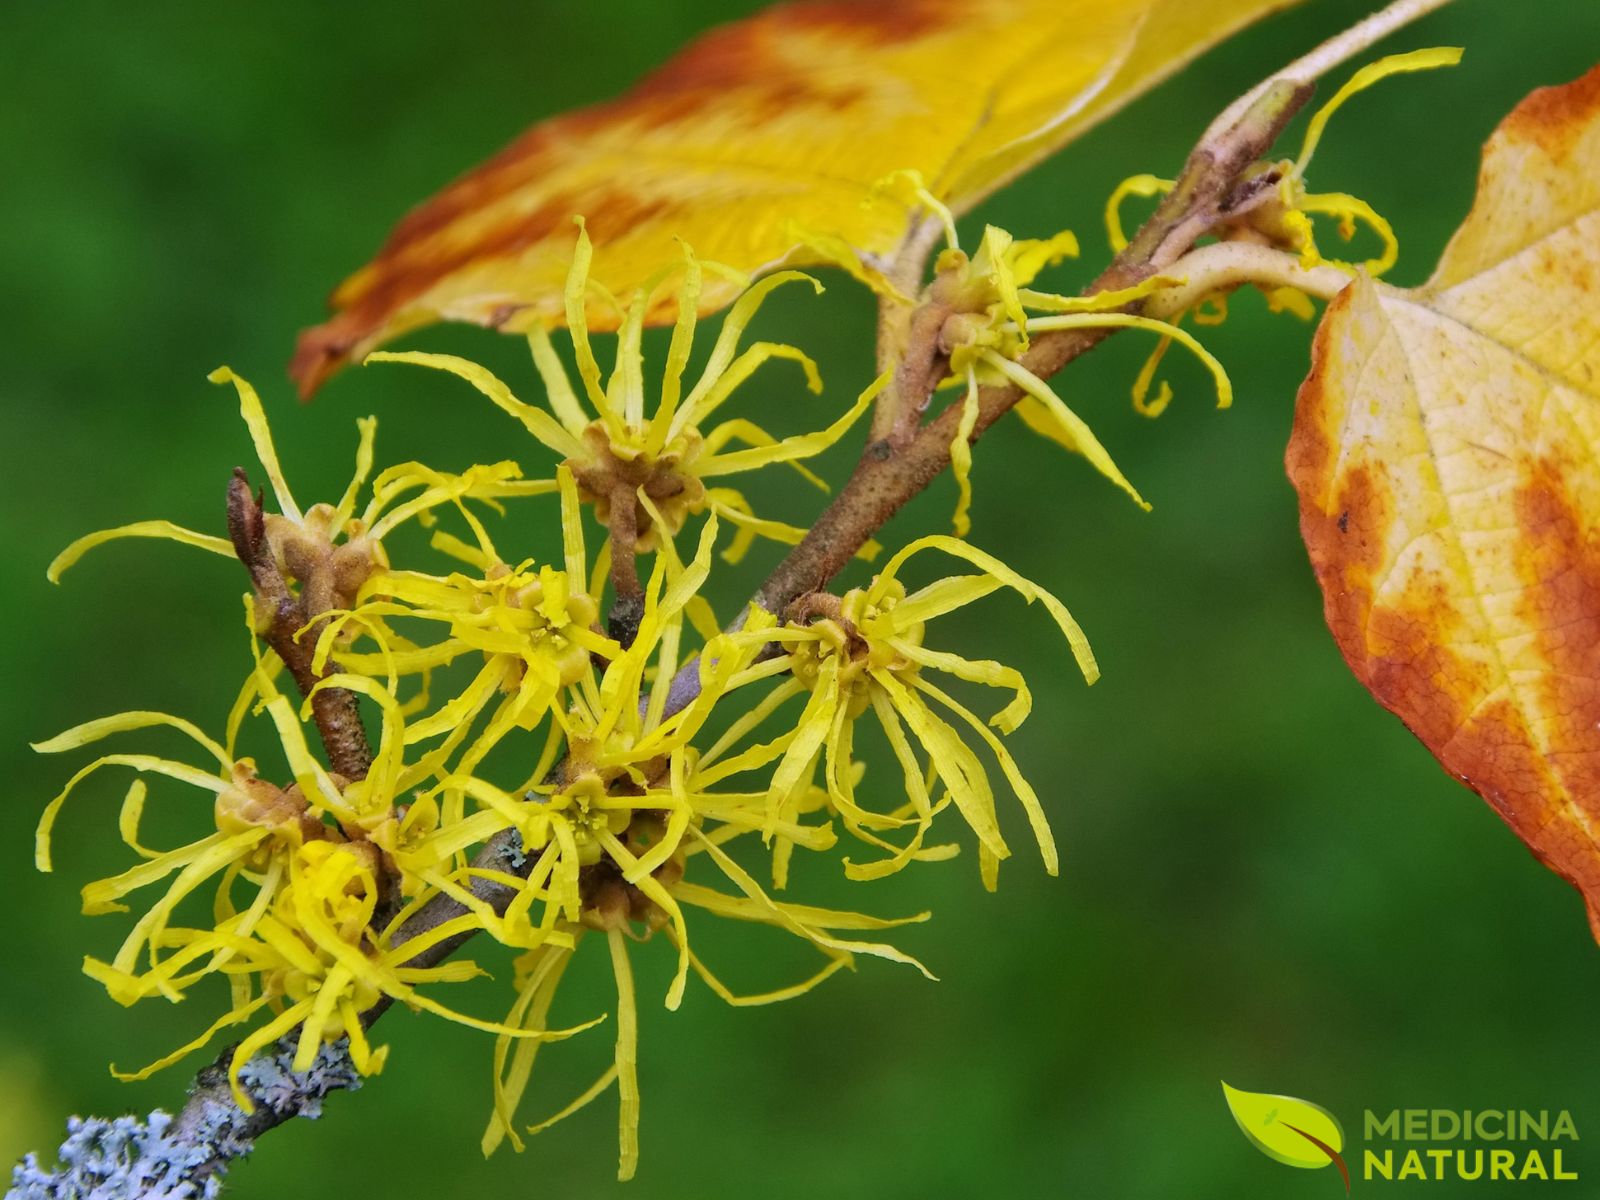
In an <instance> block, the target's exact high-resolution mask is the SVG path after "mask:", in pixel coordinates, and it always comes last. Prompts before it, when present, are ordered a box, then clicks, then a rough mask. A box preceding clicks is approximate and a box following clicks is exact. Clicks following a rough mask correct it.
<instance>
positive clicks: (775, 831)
mask: <svg viewBox="0 0 1600 1200" xmlns="http://www.w3.org/2000/svg"><path fill="white" fill-rule="evenodd" d="M929 550H937V551H940V552H942V553H945V554H948V555H951V556H953V557H955V558H957V559H960V560H962V561H963V562H965V563H967V564H969V565H970V566H972V567H974V568H976V573H975V574H970V575H957V576H953V577H949V578H944V579H939V580H936V581H935V582H933V583H931V584H929V585H928V586H927V587H924V588H921V589H919V590H918V591H916V592H912V593H910V594H907V591H906V588H905V585H904V584H903V583H902V582H901V580H900V572H901V569H902V568H903V567H904V565H905V564H906V563H907V562H908V561H910V560H911V559H912V558H914V557H916V556H917V555H919V554H922V553H923V552H925V551H929ZM1001 588H1009V589H1011V590H1013V591H1015V592H1017V593H1018V594H1019V595H1021V596H1022V597H1023V598H1024V599H1026V600H1027V601H1029V602H1030V603H1031V602H1033V601H1035V600H1037V601H1039V602H1040V603H1042V604H1043V605H1044V606H1045V608H1046V610H1047V611H1048V612H1049V613H1050V615H1051V617H1052V618H1054V620H1055V622H1056V625H1057V626H1058V627H1059V628H1060V630H1061V631H1062V633H1063V634H1064V635H1065V636H1066V638H1067V641H1068V644H1069V646H1070V647H1071V649H1072V652H1073V655H1074V657H1075V658H1076V660H1077V663H1078V666H1079V668H1080V669H1081V670H1082V672H1083V674H1084V677H1085V678H1086V679H1087V680H1088V681H1089V682H1091V683H1093V682H1094V680H1095V679H1096V678H1098V676H1099V671H1098V668H1097V667H1096V665H1095V661H1094V656H1093V654H1092V652H1091V651H1090V649H1089V645H1088V641H1087V639H1085V637H1084V636H1083V632H1082V630H1081V629H1080V628H1079V626H1078V624H1077V622H1076V621H1074V620H1073V618H1072V616H1071V614H1070V613H1068V612H1067V610H1066V608H1065V607H1064V606H1063V605H1062V604H1061V602H1060V601H1059V600H1057V599H1056V598H1055V597H1054V596H1053V595H1051V594H1050V593H1049V592H1048V591H1046V590H1045V589H1043V588H1041V587H1039V586H1038V585H1037V584H1035V583H1032V582H1031V581H1029V580H1027V579H1025V578H1023V577H1022V576H1021V575H1018V574H1017V573H1016V572H1015V571H1013V570H1011V569H1010V568H1009V567H1007V566H1006V565H1005V564H1004V563H1002V562H1000V561H999V560H998V559H995V558H994V557H992V556H991V555H989V554H986V553H984V552H983V551H982V550H979V549H977V548H976V547H974V546H971V545H970V544H968V543H967V542H964V541H961V540H959V539H956V538H952V537H947V536H943V535H935V536H930V537H925V538H921V539H919V540H917V541H915V542H912V543H911V544H910V545H908V546H906V547H905V548H904V549H902V550H901V551H900V552H899V553H897V554H895V555H894V556H893V557H892V558H891V559H890V560H889V562H888V563H887V564H886V565H885V567H884V570H883V572H882V573H881V574H879V575H878V576H876V577H875V578H874V579H873V581H872V582H871V584H869V585H868V586H867V587H865V588H858V589H854V590H852V591H849V592H847V593H845V595H844V596H842V597H838V596H831V595H824V594H813V595H811V596H808V597H802V599H801V600H800V601H798V602H797V604H796V606H795V607H794V608H792V609H791V610H790V612H789V614H788V618H789V619H788V620H787V621H786V622H785V623H784V624H783V625H782V626H780V627H777V628H771V629H762V630H753V631H750V632H748V633H741V634H735V635H732V636H733V637H734V638H735V639H739V640H744V641H748V642H751V643H760V644H763V645H765V644H769V643H770V644H772V645H775V646H776V647H778V648H780V649H781V650H782V654H781V656H780V657H778V658H776V659H773V660H771V662H772V663H773V664H774V668H773V669H776V670H786V671H787V672H788V674H789V678H788V679H786V680H784V682H782V683H781V684H779V685H778V686H777V687H776V688H774V689H773V690H772V691H771V692H770V693H769V694H768V695H767V696H766V697H765V698H764V699H763V700H762V702H761V703H760V704H759V705H758V706H756V707H755V708H754V709H752V710H751V712H750V713H749V714H747V715H746V716H745V717H742V718H740V719H739V721H737V722H736V723H735V724H734V726H733V727H732V728H731V729H730V730H729V732H728V736H726V737H724V738H723V739H722V741H721V742H719V743H718V744H717V745H716V746H713V747H712V748H711V749H710V750H708V751H707V752H706V754H704V755H703V756H701V759H700V761H699V764H698V767H697V772H696V774H697V777H698V778H699V779H700V780H701V781H702V782H704V783H708V784H709V783H715V782H718V781H720V780H721V779H724V778H727V777H730V776H734V775H738V774H742V773H744V772H746V771H753V770H758V769H763V768H766V767H768V766H769V765H770V764H772V763H774V762H776V764H777V765H776V768H775V769H774V770H773V773H772V777H771V784H770V787H769V789H768V796H769V800H768V807H767V824H766V826H765V827H764V830H763V832H764V833H765V834H766V836H767V837H768V838H769V839H771V840H773V841H774V842H775V858H774V877H775V883H776V884H777V885H778V886H780V887H781V886H783V884H784V882H785V878H786V875H787V864H788V845H787V843H788V840H789V835H788V834H787V832H786V830H787V829H788V828H790V827H791V826H792V824H793V822H794V821H795V820H796V818H797V816H798V814H799V813H800V812H801V811H804V809H805V808H806V807H808V806H809V804H810V799H809V796H808V792H809V790H810V787H811V781H812V779H813V777H814V775H815V771H816V766H817V763H818V761H819V759H820V761H821V763H822V773H823V779H824V783H825V794H826V801H827V803H828V805H829V807H830V808H831V809H832V810H833V811H834V812H836V813H837V814H838V816H839V818H840V820H841V821H842V822H843V824H844V825H845V827H846V828H847V829H848V830H849V831H850V832H851V833H852V834H854V835H855V836H856V837H858V838H860V839H861V840H863V841H865V842H866V843H868V844H869V845H871V846H874V847H876V848H879V849H881V850H884V851H886V852H887V857H882V858H878V859H875V860H874V861H871V862H866V863H855V862H851V861H849V860H848V859H847V860H846V863H845V870H846V873H847V874H848V875H849V876H850V877H851V878H854V879H873V878H878V877H881V876H883V875H887V874H890V873H893V872H895V871H898V870H900V869H901V868H902V867H904V866H905V865H906V864H907V863H908V862H910V861H911V860H913V859H937V858H947V857H949V855H950V854H952V853H954V847H953V846H930V845H927V843H926V838H927V835H928V833H929V831H930V829H931V827H932V823H933V819H934V817H935V816H936V815H937V813H938V812H939V811H940V810H941V809H943V808H944V807H945V806H947V805H949V804H954V805H955V807H956V808H957V810H958V811H959V812H960V813H961V815H962V817H963V818H964V819H965V821H966V822H967V824H968V825H969V826H970V827H971V828H972V830H973V832H974V833H975V834H976V835H977V837H978V843H979V852H980V862H981V866H982V870H983V877H984V881H985V883H986V884H987V885H988V886H989V887H991V888H992V887H993V886H994V883H995V879H996V873H997V870H998V865H999V862H1000V860H1001V859H1003V858H1005V857H1007V856H1008V855H1009V854H1010V850H1009V849H1008V847H1007V845H1006V842H1005V839H1004V838H1003V837H1002V836H1001V833H1000V828H999V822H998V817H997V813H996V805H995V793H994V787H993V785H992V784H991V782H990V779H989V773H988V770H987V769H986V768H985V767H984V765H983V763H982V761H981V759H980V758H979V756H978V755H977V753H975V752H974V751H973V749H972V748H971V747H970V746H969V745H968V744H967V738H966V737H965V736H963V734H962V733H961V731H960V729H959V728H958V726H961V727H965V728H966V729H967V730H968V731H970V733H971V734H975V735H976V736H977V738H978V740H979V741H980V742H981V743H982V744H983V745H984V746H985V747H986V748H987V749H988V751H989V752H990V754H991V755H993V757H994V759H995V761H996V762H997V763H998V764H999V766H1000V770H1001V773H1002V774H1003V775H1004V777H1005V779H1006V782H1007V784H1008V785H1009V786H1010V788H1011V789H1012V791H1013V792H1015V793H1016V796H1017V798H1018V799H1019V800H1020V801H1021V803H1022V806H1023V809H1024V811H1025V812H1026V814H1027V817H1028V821H1029V824H1030V826H1031V827H1032V830H1033V833H1034V836H1035V838H1036V840H1037V841H1038V843H1039V849H1040V853H1041V854H1042V855H1043V858H1044V861H1045V866H1046V868H1047V869H1048V870H1049V871H1050V873H1051V874H1055V873H1056V870H1057V857H1056V848H1055V842H1054V840H1053V838H1052V837H1051V834H1050V827H1049V825H1048V823H1047V822H1046V820H1045V816H1044V811H1043V809H1042V808H1041V806H1040V804H1039V799H1038V796H1037V795H1036V794H1035V792H1034V790H1033V788H1032V787H1031V786H1030V785H1029V784H1028V782H1027V780H1026V779H1024V778H1023V776H1022V773H1021V771H1020V770H1019V769H1018V767H1017V764H1016V762H1015V760H1014V759H1013V758H1012V756H1011V753H1010V751H1009V750H1007V749H1006V747H1005V745H1004V743H1003V742H1002V741H1001V740H1000V738H999V737H997V736H996V734H995V732H994V731H993V730H998V731H999V732H1000V733H1010V732H1012V731H1014V730H1015V729H1016V728H1017V727H1018V726H1019V725H1020V724H1021V723H1022V721H1023V720H1024V719H1025V718H1026V717H1027V715H1028V712H1029V710H1030V708H1031V707H1032V700H1031V697H1030V695H1029V692H1028V688H1027V684H1026V683H1025V682H1024V680H1023V678H1022V675H1021V674H1020V673H1019V672H1018V671H1016V670H1014V669H1013V668H1010V667H1006V666H1003V665H1001V664H999V663H995V662H987V661H975V660H971V659H966V658H962V657H960V656H959V655H955V654H952V653H949V652H948V651H943V650H935V649H932V648H930V647H928V646H926V645H925V644H924V635H925V632H926V626H927V623H928V622H929V621H931V620H933V619H934V618H935V617H938V616H941V615H943V614H944V613H947V612H950V611H952V610H954V609H957V608H961V607H964V606H966V605H968V604H971V603H973V602H975V601H977V600H979V599H982V598H983V597H984V596H987V595H989V594H990V593H992V592H994V591H997V590H999V589H1001ZM935 673H943V674H947V675H950V676H952V677H954V678H956V679H960V680H964V681H966V682H969V683H977V684H982V685H984V686H987V687H994V688H1001V689H1005V690H1008V691H1010V692H1011V699H1010V700H1009V702H1007V704H1006V705H1005V706H1004V707H1003V708H1002V709H1000V710H999V711H998V712H997V713H995V714H994V715H993V716H992V717H991V718H989V720H988V721H987V722H985V721H984V720H982V719H980V718H979V717H978V716H976V715H975V714H974V713H973V712H972V711H971V710H970V709H968V708H967V707H966V706H965V705H963V704H962V703H960V702H959V701H958V700H956V699H955V697H953V696H951V695H950V694H949V693H948V692H946V691H945V690H944V689H943V688H941V687H940V686H939V685H938V684H936V683H934V682H933V679H932V676H933V675H934V674H935ZM796 696H804V697H805V698H806V702H805V707H804V709H803V710H802V711H801V713H800V715H799V718H798V720H797V722H796V724H795V727H794V728H793V729H792V730H790V731H789V732H787V733H785V734H783V735H781V736H779V737H777V738H774V739H772V740H771V741H767V742H763V743H760V744H757V745H753V746H750V747H748V748H747V749H745V750H743V751H741V752H739V753H736V754H733V755H730V756H728V757H726V758H723V757H721V754H722V753H723V752H724V751H725V750H726V749H728V748H729V747H731V746H732V745H733V744H735V743H736V741H737V740H738V739H739V738H742V737H744V736H745V735H746V734H748V733H750V732H751V731H753V730H754V729H756V728H757V727H758V726H759V725H760V724H761V723H762V722H763V721H765V720H766V718H767V717H768V716H770V715H771V714H772V713H773V712H774V711H775V710H776V709H777V708H778V707H779V706H780V705H782V704H783V703H784V702H785V701H787V700H789V699H791V698H792V697H796ZM868 712H870V713H871V714H872V716H873V718H874V719H875V721H876V723H877V724H878V726H879V727H880V728H881V730H882V732H883V734H884V736H885V738H886V739H887V740H888V742H889V745H890V747H891V748H892V750H893V752H894V755H895V758H896V760H897V761H898V763H899V765H900V768H901V771H902V773H903V776H904V789H905V797H906V800H905V803H904V804H903V805H900V806H898V807H896V808H894V809H892V810H889V811H882V810H878V809H873V808H869V807H868V806H867V805H866V804H865V803H864V802H863V800H862V798H861V796H860V794H859V793H858V791H857V786H856V785H857V782H858V772H857V771H856V769H855V764H854V740H855V726H856V723H857V721H858V720H860V719H861V718H862V717H864V716H866V715H867V713H868ZM951 718H953V719H954V722H955V723H954V724H952V721H951ZM991 726H993V730H992V729H991V728H990V727H991ZM907 828H909V829H910V831H911V832H910V837H909V840H907V841H905V842H904V843H903V844H897V843H896V842H894V841H892V840H890V838H888V837H886V836H885V834H886V833H892V832H893V831H897V830H904V829H907Z"/></svg>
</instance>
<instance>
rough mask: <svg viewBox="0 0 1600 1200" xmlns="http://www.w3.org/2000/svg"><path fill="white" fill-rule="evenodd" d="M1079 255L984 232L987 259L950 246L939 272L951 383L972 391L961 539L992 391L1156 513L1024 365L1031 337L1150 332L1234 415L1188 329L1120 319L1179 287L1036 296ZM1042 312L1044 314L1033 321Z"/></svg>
mask: <svg viewBox="0 0 1600 1200" xmlns="http://www.w3.org/2000/svg"><path fill="white" fill-rule="evenodd" d="M1076 253H1077V241H1076V239H1075V238H1073V237H1072V235H1071V234H1070V233H1061V234H1057V235H1056V236H1055V237H1053V238H1049V239H1047V240H1044V241H1015V240H1014V239H1013V238H1012V237H1011V235H1010V234H1009V233H1007V232H1006V231H1005V230H1003V229H998V228H996V227H995V226H993V225H990V226H988V227H986V228H985V230H984V234H983V241H982V243H981V245H980V247H979V250H978V253H977V254H976V255H975V256H974V257H972V258H970V259H969V258H968V257H967V256H966V255H965V254H964V253H963V252H962V251H961V250H960V249H958V248H957V247H956V246H954V245H951V246H950V247H949V248H948V249H946V250H945V251H944V252H943V253H942V254H941V255H940V257H939V259H938V260H937V262H936V263H935V270H936V272H937V274H936V278H935V279H934V282H933V283H932V284H931V285H930V287H929V295H930V298H931V299H933V300H934V301H936V302H940V303H943V304H945V305H946V306H947V307H949V308H950V310H951V311H952V315H951V316H950V317H949V318H948V319H947V320H946V321H945V325H944V329H943V331H942V332H941V335H940V346H941V349H943V350H944V351H945V352H946V353H947V354H948V355H949V356H950V372H951V375H950V383H951V384H952V385H955V386H960V385H963V384H964V385H965V389H966V391H965V395H964V398H963V400H962V401H961V418H960V421H959V422H958V424H957V429H956V434H955V436H954V437H953V438H952V439H951V442H950V465H951V473H952V474H953V475H954V476H955V479H956V484H957V487H958V488H959V490H960V496H959V499H958V501H957V506H956V514H955V518H954V526H955V532H956V534H957V536H965V535H966V533H967V531H968V529H969V528H970V518H969V517H968V511H969V509H970V507H971V503H972V486H971V482H970V473H971V469H972V446H971V437H972V431H973V429H974V428H975V427H976V424H977V419H978V405H979V389H980V388H981V387H984V386H988V385H1011V386H1015V387H1017V388H1020V389H1021V391H1022V393H1023V397H1022V399H1021V401H1019V402H1018V404H1017V405H1016V411H1017V415H1018V416H1019V417H1020V418H1021V419H1022V421H1023V422H1024V423H1025V424H1026V425H1027V426H1028V427H1029V428H1030V429H1032V430H1033V431H1034V432H1035V433H1038V434H1040V435H1042V436H1044V437H1047V438H1049V439H1050V440H1051V441H1054V442H1056V443H1058V444H1059V445H1061V446H1063V447H1065V448H1066V449H1068V450H1071V451H1072V452H1074V453H1076V454H1081V455H1083V457H1084V458H1086V459H1088V460H1089V462H1090V464H1091V465H1092V466H1094V468H1095V469H1096V470H1097V471H1099V472H1100V473H1101V474H1102V475H1104V476H1105V477H1106V478H1107V479H1109V480H1111V482H1112V483H1114V484H1116V485H1117V486H1118V487H1119V488H1121V489H1122V490H1123V491H1125V492H1127V493H1128V495H1129V496H1131V497H1132V498H1133V500H1134V502H1135V503H1136V504H1138V505H1139V506H1140V507H1141V508H1146V509H1148V508H1149V507H1150V506H1149V505H1148V504H1147V503H1145V500H1144V498H1143V497H1142V496H1140V495H1139V493H1138V491H1137V489H1135V488H1134V486H1133V485H1132V484H1131V483H1129V482H1128V480H1127V477H1126V476H1124V475H1123V473H1122V471H1121V470H1120V469H1119V468H1118V467H1117V465H1116V463H1115V462H1114V461H1112V458H1111V455H1110V454H1109V453H1108V452H1107V451H1106V449H1105V447H1104V446H1103V445H1101V443H1100V440H1099V439H1098V438H1097V437H1095V435H1094V433H1093V431H1092V430H1091V429H1090V428H1089V426H1088V424H1087V423H1086V422H1085V421H1084V420H1083V419H1082V418H1081V417H1079V416H1078V415H1077V413H1075V412H1074V411H1073V410H1072V409H1071V408H1070V407H1069V406H1068V405H1067V403H1066V402H1065V401H1064V400H1062V399H1061V397H1060V396H1059V395H1057V394H1056V392H1055V389H1053V388H1052V387H1051V386H1050V385H1049V384H1048V383H1047V382H1045V380H1044V379H1042V378H1040V377H1039V376H1038V375H1035V374H1034V373H1033V372H1032V371H1030V370H1028V368H1027V367H1026V366H1024V365H1023V364H1022V362H1021V361H1019V360H1020V359H1021V358H1022V356H1023V354H1024V353H1025V352H1026V350H1027V349H1028V345H1029V339H1030V337H1031V335H1033V334H1036V333H1044V332H1048V331H1051V330H1066V329H1114V328H1119V327H1129V328H1136V329H1147V330H1151V331H1154V332H1156V333H1160V334H1161V335H1162V336H1163V337H1166V338H1175V339H1177V340H1178V341H1180V342H1182V343H1184V345H1186V346H1188V348H1189V349H1190V350H1192V351H1193V352H1194V353H1195V355H1196V356H1198V357H1199V359H1200V360H1201V362H1203V363H1204V364H1205V365H1206V367H1207V368H1208V369H1209V370H1210V371H1211V373H1212V376H1213V377H1214V378H1215V379H1216V382H1217V402H1218V406H1219V407H1227V405H1228V404H1229V403H1231V400H1232V390H1231V388H1230V387H1229V384H1228V377H1227V374H1226V372H1225V371H1224V370H1223V368H1222V364H1221V363H1219V362H1218V361H1217V360H1216V358H1214V357H1213V356H1212V355H1211V353H1210V352H1209V351H1207V350H1206V349H1205V347H1203V346H1201V345H1200V343H1199V342H1197V341H1195V339H1194V338H1192V337H1190V336H1189V335H1188V334H1187V333H1185V332H1184V331H1183V330H1181V329H1178V328H1177V327H1176V326H1174V325H1171V324H1169V323H1168V322H1165V321H1158V320H1155V319H1154V318H1151V317H1143V316H1138V315H1136V314H1133V313H1124V312H1117V311H1115V310H1117V309H1119V308H1121V307H1123V306H1124V305H1127V304H1130V303H1132V302H1133V301H1135V300H1139V299H1142V298H1143V297H1145V296H1147V295H1149V294H1150V293H1151V292H1153V291H1155V290H1157V289H1159V288H1161V287H1166V286H1170V285H1171V284H1172V283H1173V282H1175V281H1174V280H1171V279H1168V278H1165V277H1163V276H1154V277H1152V278H1150V279H1146V280H1144V281H1143V282H1141V283H1139V284H1137V285H1135V286H1133V287H1129V288H1122V289H1117V290H1115V291H1107V292H1098V293H1095V294H1094V295H1091V296H1059V295H1056V294H1054V293H1051V292H1040V291H1035V290H1033V289H1032V288H1029V287H1028V286H1027V285H1028V284H1030V283H1032V282H1033V279H1034V277H1035V276H1036V275H1037V274H1038V273H1039V272H1040V271H1041V270H1043V269H1044V267H1046V266H1048V265H1049V264H1050V263H1052V262H1055V261H1058V260H1059V259H1060V258H1062V257H1063V256H1065V255H1068V254H1076ZM1037 313H1043V314H1045V315H1043V316H1038V315H1034V314H1037Z"/></svg>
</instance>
